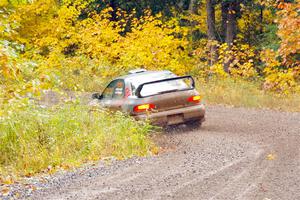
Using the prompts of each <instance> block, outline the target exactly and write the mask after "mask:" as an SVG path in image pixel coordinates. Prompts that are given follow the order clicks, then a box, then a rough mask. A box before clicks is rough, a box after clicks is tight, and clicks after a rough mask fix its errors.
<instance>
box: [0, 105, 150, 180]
mask: <svg viewBox="0 0 300 200" xmlns="http://www.w3.org/2000/svg"><path fill="white" fill-rule="evenodd" d="M22 105H23V106H22ZM0 129H1V134H0V153H1V157H0V174H1V175H10V174H13V173H17V174H18V175H31V174H34V173H37V172H40V171H42V170H46V169H47V168H49V166H51V168H53V169H55V168H57V169H58V168H59V167H61V166H76V165H78V164H80V163H82V162H87V161H91V160H98V159H101V158H105V157H107V156H114V157H115V158H117V159H124V158H128V157H131V156H134V155H136V156H145V155H148V154H149V153H150V152H151V149H152V148H153V145H152V143H151V142H150V140H149V138H148V134H149V131H150V129H151V126H150V125H148V124H147V123H145V122H137V121H135V120H134V119H132V118H130V117H128V116H125V115H123V114H121V113H115V114H113V113H109V112H107V111H104V110H99V109H97V108H89V107H86V106H81V105H78V104H74V103H71V104H66V105H64V106H58V107H52V108H41V107H37V106H34V105H30V104H27V103H26V102H23V104H22V103H20V102H16V103H12V104H10V105H9V112H8V113H6V114H5V115H2V116H1V118H0Z"/></svg>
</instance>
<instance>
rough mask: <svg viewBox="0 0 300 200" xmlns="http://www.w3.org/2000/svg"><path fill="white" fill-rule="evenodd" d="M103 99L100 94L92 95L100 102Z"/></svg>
mask: <svg viewBox="0 0 300 200" xmlns="http://www.w3.org/2000/svg"><path fill="white" fill-rule="evenodd" d="M102 98H103V96H102V94H100V93H94V94H92V99H99V100H101V99H102Z"/></svg>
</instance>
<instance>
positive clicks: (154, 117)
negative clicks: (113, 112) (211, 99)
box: [134, 104, 205, 125]
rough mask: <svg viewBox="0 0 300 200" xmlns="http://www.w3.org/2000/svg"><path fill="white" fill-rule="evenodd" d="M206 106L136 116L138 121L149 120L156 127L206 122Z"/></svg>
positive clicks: (200, 105)
mask: <svg viewBox="0 0 300 200" xmlns="http://www.w3.org/2000/svg"><path fill="white" fill-rule="evenodd" d="M204 116H205V106H204V105H203V104H199V105H195V106H190V107H184V108H178V109H173V110H168V111H162V112H157V113H148V114H141V115H136V116H134V117H135V118H136V119H138V120H145V119H149V120H150V121H151V123H152V124H155V125H173V124H180V123H185V122H187V121H193V120H202V121H204Z"/></svg>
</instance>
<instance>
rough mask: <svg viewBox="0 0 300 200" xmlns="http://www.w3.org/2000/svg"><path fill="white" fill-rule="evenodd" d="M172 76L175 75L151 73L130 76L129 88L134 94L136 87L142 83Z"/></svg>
mask: <svg viewBox="0 0 300 200" xmlns="http://www.w3.org/2000/svg"><path fill="white" fill-rule="evenodd" d="M174 77H176V75H175V74H173V73H153V74H145V75H139V76H136V77H133V78H131V79H130V80H129V81H130V83H131V89H132V92H133V94H134V93H135V92H136V89H137V88H138V87H139V86H140V85H141V84H143V83H147V82H152V81H157V80H162V79H167V78H174Z"/></svg>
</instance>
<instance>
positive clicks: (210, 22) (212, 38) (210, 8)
mask: <svg viewBox="0 0 300 200" xmlns="http://www.w3.org/2000/svg"><path fill="white" fill-rule="evenodd" d="M213 1H214V0H206V12H207V17H206V20H207V36H208V48H209V54H210V55H209V59H208V63H209V65H210V66H211V65H213V64H214V63H216V62H217V60H218V54H217V44H216V42H217V41H216V40H217V35H216V26H215V4H214V2H213Z"/></svg>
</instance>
